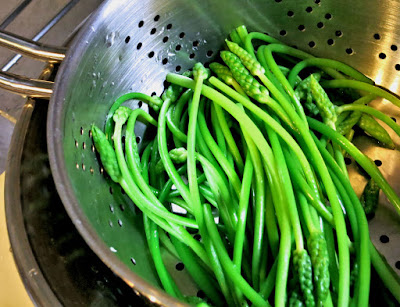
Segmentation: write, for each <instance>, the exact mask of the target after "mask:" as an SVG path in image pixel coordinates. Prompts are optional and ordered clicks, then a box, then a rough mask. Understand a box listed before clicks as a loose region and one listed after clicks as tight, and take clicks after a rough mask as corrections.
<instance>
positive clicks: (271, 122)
mask: <svg viewBox="0 0 400 307" xmlns="http://www.w3.org/2000/svg"><path fill="white" fill-rule="evenodd" d="M210 83H211V84H212V85H214V86H215V87H216V88H218V89H219V90H221V91H222V92H224V93H226V94H227V95H229V96H230V97H232V98H233V99H235V100H236V101H238V102H239V103H241V104H242V105H243V106H244V107H246V108H247V109H249V110H250V111H251V112H252V113H254V114H255V115H256V116H257V117H259V118H260V119H262V120H263V121H264V122H265V124H267V125H268V126H269V127H270V128H271V129H272V130H274V131H275V132H276V133H277V134H278V135H279V136H280V137H281V138H282V140H283V141H284V142H285V143H286V144H287V145H288V146H289V147H290V149H291V150H292V151H293V152H294V153H295V154H296V156H297V158H298V159H299V161H300V164H301V166H302V168H303V170H304V173H305V174H306V176H307V180H308V182H310V183H312V182H314V184H315V179H314V174H313V172H312V170H311V167H310V164H309V162H308V160H307V158H306V156H305V155H304V153H303V150H302V149H301V148H300V146H299V145H298V144H297V142H296V141H295V140H294V139H293V137H292V136H291V135H290V134H289V133H288V132H287V131H286V130H285V129H284V128H283V127H282V125H281V124H280V123H278V122H277V121H276V120H275V119H273V118H272V117H271V116H270V115H269V114H268V113H267V112H265V111H264V110H262V109H261V108H260V107H258V106H257V105H256V104H254V103H253V102H251V101H250V100H249V99H246V98H244V97H242V96H241V95H239V94H238V93H236V92H235V91H233V90H232V89H231V88H230V87H229V86H226V85H225V84H223V83H222V82H220V81H219V80H218V79H216V78H213V77H211V78H210ZM291 108H292V107H291ZM292 110H293V108H292ZM278 115H279V114H278Z"/></svg>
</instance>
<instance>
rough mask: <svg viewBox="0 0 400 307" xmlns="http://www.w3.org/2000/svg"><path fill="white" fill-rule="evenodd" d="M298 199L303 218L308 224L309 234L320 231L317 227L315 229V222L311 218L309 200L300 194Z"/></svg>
mask: <svg viewBox="0 0 400 307" xmlns="http://www.w3.org/2000/svg"><path fill="white" fill-rule="evenodd" d="M297 199H298V201H299V205H300V209H301V212H302V214H303V218H304V221H305V223H306V226H307V229H308V231H309V233H313V232H316V231H318V230H317V227H315V225H314V220H313V218H312V216H311V212H310V207H309V204H308V201H307V198H306V197H305V196H304V194H303V193H301V192H298V193H297Z"/></svg>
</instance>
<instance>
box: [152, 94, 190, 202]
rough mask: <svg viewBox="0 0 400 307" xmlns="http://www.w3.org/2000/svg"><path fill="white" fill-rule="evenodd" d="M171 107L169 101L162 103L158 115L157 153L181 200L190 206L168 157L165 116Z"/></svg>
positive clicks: (186, 193) (188, 195) (185, 186)
mask: <svg viewBox="0 0 400 307" xmlns="http://www.w3.org/2000/svg"><path fill="white" fill-rule="evenodd" d="M170 105H171V101H170V100H168V99H167V100H166V101H164V104H163V105H162V107H161V110H160V115H159V117H158V130H157V140H158V151H159V153H160V157H161V160H162V162H163V164H164V168H165V171H166V172H167V174H168V177H169V178H171V180H172V182H173V183H174V185H175V186H176V188H177V189H178V190H179V191H180V193H181V195H182V197H183V199H184V200H185V201H186V202H187V203H188V204H190V203H191V198H190V193H189V189H188V187H187V185H186V184H185V183H184V182H183V180H182V178H181V176H180V175H179V174H178V172H177V171H176V168H175V166H174V164H173V162H172V160H171V157H170V156H169V151H168V146H167V134H166V117H167V116H166V115H167V111H168V109H169V106H170Z"/></svg>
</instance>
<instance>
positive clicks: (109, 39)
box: [106, 32, 115, 47]
mask: <svg viewBox="0 0 400 307" xmlns="http://www.w3.org/2000/svg"><path fill="white" fill-rule="evenodd" d="M114 41H115V32H111V33H109V34H107V35H106V45H107V47H111V46H112V45H113V44H114Z"/></svg>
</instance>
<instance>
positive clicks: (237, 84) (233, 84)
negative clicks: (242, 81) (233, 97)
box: [231, 80, 248, 97]
mask: <svg viewBox="0 0 400 307" xmlns="http://www.w3.org/2000/svg"><path fill="white" fill-rule="evenodd" d="M231 85H232V87H233V88H234V89H235V91H236V92H238V93H239V94H240V95H242V96H243V97H248V96H247V94H246V93H245V91H244V90H243V89H242V87H241V86H240V85H239V83H237V82H236V80H232V84H231Z"/></svg>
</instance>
